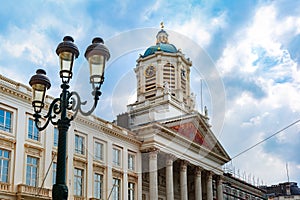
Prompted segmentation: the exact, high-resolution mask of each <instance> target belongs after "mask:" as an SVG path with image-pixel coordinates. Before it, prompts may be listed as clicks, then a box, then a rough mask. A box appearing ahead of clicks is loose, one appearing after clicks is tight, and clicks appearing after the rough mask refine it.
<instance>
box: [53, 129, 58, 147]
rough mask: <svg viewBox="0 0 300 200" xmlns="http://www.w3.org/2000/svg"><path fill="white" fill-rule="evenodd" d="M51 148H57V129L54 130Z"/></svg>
mask: <svg viewBox="0 0 300 200" xmlns="http://www.w3.org/2000/svg"><path fill="white" fill-rule="evenodd" d="M53 146H55V147H57V146H58V128H54V132H53Z"/></svg>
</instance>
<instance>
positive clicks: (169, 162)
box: [166, 154, 176, 166]
mask: <svg viewBox="0 0 300 200" xmlns="http://www.w3.org/2000/svg"><path fill="white" fill-rule="evenodd" d="M174 160H176V156H174V155H172V154H167V155H166V165H167V166H170V165H173V162H174Z"/></svg>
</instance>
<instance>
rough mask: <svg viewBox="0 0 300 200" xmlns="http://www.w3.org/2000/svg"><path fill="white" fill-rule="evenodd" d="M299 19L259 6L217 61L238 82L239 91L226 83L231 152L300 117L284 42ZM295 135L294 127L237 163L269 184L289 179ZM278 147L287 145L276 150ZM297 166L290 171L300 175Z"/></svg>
mask: <svg viewBox="0 0 300 200" xmlns="http://www.w3.org/2000/svg"><path fill="white" fill-rule="evenodd" d="M299 20H300V16H294V17H290V16H289V17H278V13H277V8H276V7H275V6H274V5H267V6H262V7H259V8H258V9H257V11H256V12H255V15H254V16H253V20H252V21H251V22H250V23H249V24H247V26H245V27H244V28H243V29H240V30H239V31H238V32H237V33H236V34H234V35H233V37H232V39H231V41H229V42H228V43H227V46H226V48H225V49H224V51H223V54H222V56H221V58H220V59H219V60H218V61H217V66H218V68H219V69H220V71H221V74H222V76H223V78H224V80H226V79H228V78H230V79H231V80H233V83H235V85H234V89H235V91H233V90H232V88H231V87H228V85H226V84H225V89H226V92H227V105H228V110H227V111H226V119H225V126H224V132H225V134H224V136H229V135H230V137H225V138H224V140H223V142H224V143H225V144H226V146H227V147H228V148H226V149H227V150H228V151H229V152H232V153H238V152H241V151H242V150H244V149H246V148H248V147H250V146H252V145H254V144H256V143H257V142H259V141H262V140H263V139H265V138H266V137H268V136H269V135H271V134H272V133H275V132H276V131H278V130H280V129H282V128H283V127H285V126H286V125H288V124H289V123H291V122H293V121H295V120H296V119H295V117H296V116H297V114H296V113H298V112H299V111H300V103H299V99H300V87H299V77H298V75H299V72H298V71H297V63H295V62H294V61H293V60H292V59H291V57H290V54H289V52H288V50H287V49H286V47H285V46H284V44H285V43H287V42H289V39H290V37H292V36H295V34H298V33H299V25H298V24H299ZM293 22H294V23H293ZM287 36H288V37H287ZM243 80H247V81H248V82H249V81H250V82H249V83H248V82H247V84H248V85H247V87H250V88H251V83H252V84H255V85H256V86H257V87H259V88H260V89H261V90H262V91H263V92H264V95H262V96H260V97H256V96H255V94H256V93H257V92H258V91H256V90H255V89H253V90H251V91H249V90H248V89H247V88H245V87H243V86H242V83H241V81H243ZM234 81H235V82H234ZM226 86H227V87H226ZM236 90H237V91H236ZM233 92H234V93H238V94H239V95H235V96H234V95H233ZM239 125H240V126H239ZM297 134H298V131H296V130H295V131H294V129H289V130H287V131H285V132H282V133H280V134H278V135H277V136H276V137H275V141H274V140H272V142H275V143H276V147H275V146H274V147H272V146H270V145H272V143H270V145H269V146H268V147H266V146H264V145H263V144H261V145H259V146H257V147H255V149H253V150H251V151H249V152H247V153H245V154H244V155H241V156H240V157H238V158H236V159H234V161H233V162H234V163H235V164H236V165H237V167H238V168H241V169H243V170H246V171H248V172H251V173H252V174H256V175H257V176H259V177H261V178H262V179H264V180H265V181H266V182H267V183H268V184H274V183H278V182H282V181H286V179H285V178H286V171H285V163H286V162H287V161H288V159H290V158H289V157H288V156H287V155H288V154H289V152H292V151H297V149H294V150H292V149H291V148H293V146H292V145H294V144H296V143H297V142H298V141H299V140H297V139H296V138H297V137H295V136H296V135H297ZM298 137H299V135H298ZM295 140H296V141H295ZM268 142H269V141H268ZM232 143H234V144H236V145H232ZM264 144H265V143H264ZM278 145H284V147H287V146H288V147H289V148H286V149H285V148H283V147H281V150H280V151H278V149H276V148H279V147H278ZM267 148H268V149H267ZM249 157H250V158H251V161H250V162H249ZM283 158H286V160H285V159H283ZM295 162H296V161H295ZM295 169H296V164H295V163H294V164H293V165H291V171H293V175H294V177H300V174H299V172H296V170H295ZM266 171H267V173H266ZM274 174H276V176H274Z"/></svg>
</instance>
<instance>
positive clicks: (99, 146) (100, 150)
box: [94, 142, 103, 160]
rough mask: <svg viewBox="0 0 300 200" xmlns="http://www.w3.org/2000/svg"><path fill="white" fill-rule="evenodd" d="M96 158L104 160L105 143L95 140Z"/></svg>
mask: <svg viewBox="0 0 300 200" xmlns="http://www.w3.org/2000/svg"><path fill="white" fill-rule="evenodd" d="M94 155H95V160H103V144H102V143H99V142H95V147H94Z"/></svg>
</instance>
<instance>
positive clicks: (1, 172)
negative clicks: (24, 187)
mask: <svg viewBox="0 0 300 200" xmlns="http://www.w3.org/2000/svg"><path fill="white" fill-rule="evenodd" d="M9 153H10V152H9V151H7V150H4V149H0V182H4V183H8V169H9V159H10V158H9Z"/></svg>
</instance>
